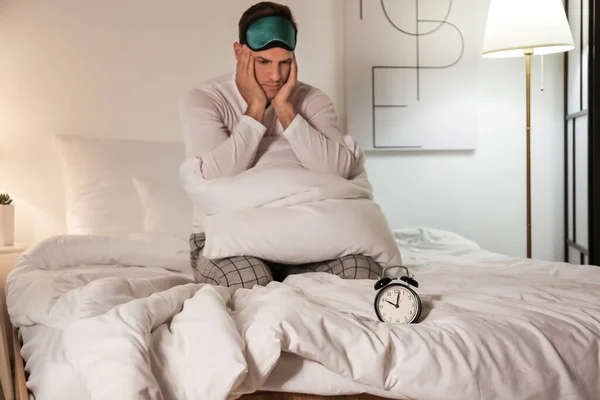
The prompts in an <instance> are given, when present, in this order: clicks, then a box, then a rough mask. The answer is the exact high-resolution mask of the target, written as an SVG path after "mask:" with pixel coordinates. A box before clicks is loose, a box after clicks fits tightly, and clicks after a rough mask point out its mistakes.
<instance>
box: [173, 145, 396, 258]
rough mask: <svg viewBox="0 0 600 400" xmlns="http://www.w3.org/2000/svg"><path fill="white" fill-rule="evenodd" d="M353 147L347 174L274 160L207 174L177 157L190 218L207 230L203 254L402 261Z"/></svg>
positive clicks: (195, 163) (196, 164)
mask: <svg viewBox="0 0 600 400" xmlns="http://www.w3.org/2000/svg"><path fill="white" fill-rule="evenodd" d="M357 152H358V153H357V155H356V163H355V165H354V167H353V171H352V173H351V175H350V178H349V179H344V178H342V177H339V176H336V175H329V174H323V173H316V172H313V171H310V170H307V169H305V168H303V167H302V166H301V165H298V164H294V163H287V164H286V163H279V164H276V165H272V164H268V165H260V166H256V167H253V168H251V169H248V170H246V171H244V172H242V173H240V174H238V175H236V176H233V177H227V178H220V179H211V180H208V179H204V178H203V176H202V174H201V172H200V163H199V162H198V160H197V159H195V158H189V159H187V160H186V161H184V163H183V164H182V166H181V169H180V176H181V181H182V184H183V187H184V189H185V190H186V192H187V194H188V195H189V197H190V198H191V199H192V201H193V202H194V206H195V209H196V213H195V214H196V215H195V219H196V220H195V225H196V226H198V225H201V227H202V231H204V232H205V233H206V243H205V247H204V250H203V254H204V256H206V257H208V258H210V259H218V258H224V257H232V256H240V255H245V256H254V257H258V258H261V259H265V260H270V261H274V262H279V263H284V264H305V263H310V262H318V261H323V260H331V259H336V258H340V257H342V256H345V255H348V254H363V255H367V256H370V257H372V258H373V259H374V260H375V261H377V262H379V263H380V264H381V265H382V266H391V265H399V264H401V263H402V260H401V256H400V252H399V251H398V247H397V246H396V245H395V243H394V238H393V235H392V232H391V230H390V228H389V226H388V223H387V220H386V218H385V216H384V215H383V213H382V211H381V209H380V207H379V205H378V204H377V203H375V202H374V201H373V195H372V187H371V184H370V183H369V181H368V179H367V173H366V171H365V169H364V156H363V155H362V153H360V150H357Z"/></svg>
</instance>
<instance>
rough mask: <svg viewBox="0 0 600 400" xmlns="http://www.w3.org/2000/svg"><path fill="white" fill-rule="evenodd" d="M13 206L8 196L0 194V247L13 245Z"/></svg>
mask: <svg viewBox="0 0 600 400" xmlns="http://www.w3.org/2000/svg"><path fill="white" fill-rule="evenodd" d="M14 238H15V205H14V204H12V199H11V198H10V196H9V195H8V194H2V193H0V246H12V245H14V243H15V240H14Z"/></svg>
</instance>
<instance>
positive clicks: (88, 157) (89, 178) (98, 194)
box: [56, 135, 185, 236]
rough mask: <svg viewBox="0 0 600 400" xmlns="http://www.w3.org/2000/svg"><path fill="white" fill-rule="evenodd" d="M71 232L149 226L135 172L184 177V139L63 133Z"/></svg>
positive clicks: (124, 231) (59, 139)
mask: <svg viewBox="0 0 600 400" xmlns="http://www.w3.org/2000/svg"><path fill="white" fill-rule="evenodd" d="M56 143H57V146H58V152H59V156H60V161H61V167H62V174H63V179H64V182H65V196H66V219H67V220H66V222H67V233H69V234H90V235H94V234H95V235H110V236H126V235H128V234H131V233H139V232H143V230H144V211H143V208H142V204H141V201H140V198H139V196H138V193H137V190H136V188H135V186H134V183H133V176H134V175H135V174H141V173H143V174H145V175H147V176H154V177H156V179H160V180H163V181H170V180H172V181H175V182H177V181H178V179H179V176H178V174H179V166H180V164H181V162H182V160H183V159H184V155H185V152H184V145H183V143H174V142H156V141H144V140H124V139H109V138H94V137H86V136H80V135H57V136H56Z"/></svg>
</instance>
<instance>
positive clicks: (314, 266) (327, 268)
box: [280, 254, 382, 279]
mask: <svg viewBox="0 0 600 400" xmlns="http://www.w3.org/2000/svg"><path fill="white" fill-rule="evenodd" d="M280 268H281V272H282V273H284V274H285V275H291V274H302V273H306V272H327V273H329V274H334V275H338V276H341V277H342V278H344V279H379V278H380V277H381V272H382V268H381V266H380V265H379V264H378V263H377V262H375V261H374V260H373V259H372V258H371V257H368V256H363V255H352V254H351V255H348V256H344V257H342V258H338V259H335V260H328V261H322V262H316V263H311V264H303V265H286V266H280Z"/></svg>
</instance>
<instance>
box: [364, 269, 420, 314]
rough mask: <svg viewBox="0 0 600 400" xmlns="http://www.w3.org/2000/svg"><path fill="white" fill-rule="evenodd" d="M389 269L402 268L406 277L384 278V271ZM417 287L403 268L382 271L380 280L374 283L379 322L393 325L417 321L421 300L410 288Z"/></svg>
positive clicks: (376, 311) (417, 284)
mask: <svg viewBox="0 0 600 400" xmlns="http://www.w3.org/2000/svg"><path fill="white" fill-rule="evenodd" d="M391 268H402V269H404V270H406V275H403V276H401V277H400V278H390V277H388V276H386V274H385V273H386V270H388V269H391ZM410 286H414V287H415V288H418V287H419V283H418V282H417V281H415V280H414V279H413V278H412V276H410V274H409V272H408V268H406V267H404V266H397V267H387V268H384V269H383V273H382V278H381V279H379V280H378V281H377V283H375V290H378V292H377V295H376V296H375V314H377V318H379V320H380V321H381V322H387V323H394V324H410V323H413V322H416V321H418V320H419V316H420V315H421V299H420V298H419V295H418V294H417V293H416V292H415V291H414V290H413V289H411V288H410Z"/></svg>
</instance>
